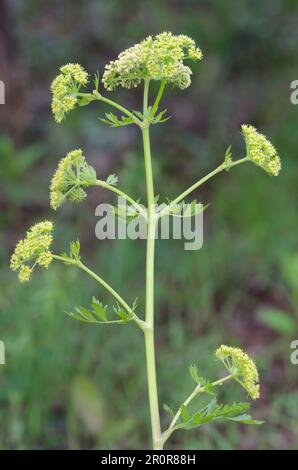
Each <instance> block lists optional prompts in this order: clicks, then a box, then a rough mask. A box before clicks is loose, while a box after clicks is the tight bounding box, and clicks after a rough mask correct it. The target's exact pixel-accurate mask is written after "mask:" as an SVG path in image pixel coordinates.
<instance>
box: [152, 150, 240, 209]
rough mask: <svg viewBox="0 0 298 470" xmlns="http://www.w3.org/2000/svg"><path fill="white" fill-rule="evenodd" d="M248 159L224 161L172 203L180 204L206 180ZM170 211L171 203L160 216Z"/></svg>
mask: <svg viewBox="0 0 298 470" xmlns="http://www.w3.org/2000/svg"><path fill="white" fill-rule="evenodd" d="M247 161H249V159H248V157H244V158H240V159H239V160H235V161H234V162H231V163H229V165H227V164H226V163H225V162H224V163H222V164H221V165H219V166H218V167H217V168H215V170H213V171H211V172H210V173H208V175H206V176H204V177H203V178H201V179H200V180H199V181H197V182H196V183H194V184H193V185H192V186H190V187H189V188H188V189H186V190H185V191H183V193H181V194H180V195H179V196H177V197H176V198H175V199H174V200H173V201H172V202H171V204H178V203H179V202H180V201H182V200H183V199H184V198H185V197H186V196H188V195H189V194H190V193H192V192H193V191H194V190H195V189H197V188H198V187H199V186H201V185H202V184H204V183H206V181H208V180H209V179H210V178H212V177H213V176H215V175H217V173H220V172H221V171H223V170H229V169H230V168H232V167H233V166H236V165H240V164H241V163H244V162H247ZM168 211H169V205H168V206H167V207H165V208H164V209H163V210H161V211H160V212H159V214H158V218H161V217H163V216H164V215H166V214H167V213H168Z"/></svg>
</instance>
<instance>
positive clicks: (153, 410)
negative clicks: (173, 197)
mask: <svg viewBox="0 0 298 470" xmlns="http://www.w3.org/2000/svg"><path fill="white" fill-rule="evenodd" d="M148 92H149V81H145V86H144V100H143V114H144V116H146V115H147V110H148ZM142 137H143V147H144V162H145V172H146V187H147V205H148V210H147V212H148V219H147V252H146V323H147V325H149V329H147V330H145V331H144V335H145V349H146V365H147V380H148V395H149V407H150V419H151V431H152V441H153V448H154V449H158V448H159V441H160V438H161V429H160V417H159V405H158V393H157V382H156V359H155V344H154V249H155V226H156V217H155V207H154V186H153V174H152V162H151V149H150V136H149V123H148V122H144V123H143V127H142Z"/></svg>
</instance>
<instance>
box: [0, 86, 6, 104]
mask: <svg viewBox="0 0 298 470" xmlns="http://www.w3.org/2000/svg"><path fill="white" fill-rule="evenodd" d="M0 104H5V85H4V82H3V81H2V80H0Z"/></svg>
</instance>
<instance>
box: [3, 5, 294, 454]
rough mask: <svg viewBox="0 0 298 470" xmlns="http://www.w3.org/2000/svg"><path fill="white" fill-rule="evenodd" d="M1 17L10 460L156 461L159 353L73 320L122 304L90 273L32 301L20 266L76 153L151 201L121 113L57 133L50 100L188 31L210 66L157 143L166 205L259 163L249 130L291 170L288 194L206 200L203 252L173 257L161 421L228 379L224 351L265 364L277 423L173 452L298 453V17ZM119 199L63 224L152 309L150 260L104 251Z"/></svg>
mask: <svg viewBox="0 0 298 470" xmlns="http://www.w3.org/2000/svg"><path fill="white" fill-rule="evenodd" d="M0 9H1V18H2V22H1V29H0V63H1V68H0V70H1V77H0V78H1V80H3V81H4V83H5V85H6V104H5V106H0V113H1V114H0V124H1V135H0V179H1V185H0V208H1V211H0V224H1V232H0V241H1V243H0V263H1V269H0V310H1V313H0V339H1V340H3V341H5V346H6V365H5V366H1V369H0V421H1V426H0V447H1V448H2V449H13V448H16V449H31V448H34V449H38V448H42V449H45V448H72V449H73V448H110V449H111V448H121V449H133V448H144V447H146V446H148V436H149V428H148V425H149V424H148V423H149V421H148V406H147V390H146V378H145V370H144V355H143V351H142V348H143V345H142V341H141V337H140V334H138V332H136V331H133V330H134V326H131V325H128V326H126V327H123V326H122V327H121V326H115V327H114V328H112V327H109V329H106V328H105V327H102V328H97V327H92V326H90V325H84V324H81V323H78V322H75V321H74V320H72V319H70V318H69V317H67V316H66V315H65V314H64V313H63V312H64V311H65V310H70V309H71V308H72V307H73V305H78V304H83V305H88V304H89V303H90V299H91V297H92V295H96V296H97V297H98V298H101V299H103V301H106V302H108V300H109V299H108V298H107V297H106V295H105V293H104V292H103V291H102V290H101V289H100V288H98V285H96V284H94V283H93V282H92V281H90V280H89V279H88V278H86V277H85V276H84V273H79V272H76V271H75V270H73V269H71V268H68V267H64V266H58V265H54V266H53V268H51V269H50V270H49V271H48V272H45V273H41V274H36V275H35V276H34V279H33V280H32V282H31V283H30V284H29V285H20V284H19V283H18V281H17V279H16V276H15V275H14V274H12V273H10V272H9V269H8V263H9V256H10V253H11V251H12V249H13V247H14V245H15V243H16V241H17V240H18V239H19V238H20V237H21V236H22V235H23V233H24V231H25V230H26V228H27V227H28V226H29V225H30V224H31V223H32V222H35V221H37V220H39V219H41V218H44V217H51V218H52V217H53V214H52V213H51V211H50V209H49V205H48V192H47V187H48V183H49V179H50V177H51V174H52V173H53V170H54V168H55V167H56V164H57V162H58V160H59V159H60V158H61V157H62V156H63V155H65V153H66V152H67V151H69V150H71V149H72V148H76V147H77V146H80V147H82V148H84V150H85V153H86V155H87V156H88V158H89V161H90V162H91V163H92V164H93V165H94V166H95V167H96V168H97V171H98V173H99V175H102V177H105V176H107V175H108V174H110V173H112V172H115V173H116V174H118V175H119V179H120V184H121V186H122V187H123V188H126V189H127V191H128V192H129V193H131V194H134V195H136V196H137V195H139V194H142V196H144V185H143V177H144V173H143V161H142V154H141V147H140V141H139V135H138V133H137V131H134V130H131V129H128V128H125V129H116V130H115V129H108V128H106V127H105V126H104V125H103V124H101V123H99V121H98V119H97V118H98V117H99V116H100V115H102V114H103V111H104V110H105V108H104V107H102V108H99V107H98V108H96V107H95V106H90V107H88V109H87V108H86V109H85V108H84V109H81V110H80V111H78V112H74V113H72V114H71V115H70V117H69V119H67V121H66V122H64V123H63V124H62V125H60V126H58V125H55V124H54V123H53V119H52V116H51V113H50V94H49V84H50V82H51V80H52V79H53V77H54V76H55V74H56V72H57V68H58V66H59V65H61V64H63V63H66V62H72V61H73V62H79V63H81V64H82V65H83V66H85V67H86V68H87V69H88V71H90V72H92V73H93V72H95V71H96V70H97V69H99V71H100V72H102V70H103V66H104V64H105V63H106V62H107V61H108V60H110V59H112V58H113V57H115V56H116V55H117V54H118V53H119V51H121V50H122V49H123V48H125V47H127V46H129V45H131V44H133V43H134V42H136V41H139V40H140V39H142V38H143V37H144V36H146V35H148V34H154V33H157V32H160V31H163V30H170V31H173V32H175V33H184V34H188V35H190V36H191V37H193V38H194V39H195V40H196V41H197V42H198V44H199V45H200V47H201V48H202V49H203V51H204V54H205V58H204V60H203V62H202V63H201V64H200V65H197V66H195V70H194V79H193V83H192V85H191V87H190V88H189V89H187V90H186V91H185V92H183V93H181V92H179V91H178V90H170V89H169V90H167V92H166V96H165V99H164V102H165V103H166V106H167V107H168V110H169V112H170V114H171V115H172V119H171V120H170V121H169V122H167V123H166V124H163V125H161V126H156V127H155V128H154V129H152V140H153V149H154V152H153V155H154V159H155V168H154V170H155V177H156V188H159V189H157V190H158V191H159V192H160V193H161V197H164V196H165V195H166V196H173V195H175V194H177V193H178V192H179V190H182V189H183V188H184V187H185V186H187V185H188V184H190V183H191V182H193V181H194V179H195V178H197V177H199V176H200V175H203V174H205V173H207V172H208V171H209V170H211V169H212V168H213V167H215V166H216V165H217V164H218V163H219V162H220V161H221V160H222V158H223V155H224V152H225V149H226V147H227V146H228V145H229V144H232V150H233V154H234V156H235V157H236V156H242V154H243V145H242V142H241V136H240V133H239V127H240V124H241V123H243V122H245V123H251V124H254V125H256V126H257V127H258V128H259V129H260V130H261V131H262V132H264V133H265V134H267V135H268V137H270V139H271V140H272V141H273V143H274V144H275V145H276V147H277V148H278V149H279V151H280V155H281V157H282V160H283V171H282V173H281V175H280V176H279V177H278V178H276V179H275V178H270V177H268V176H267V175H266V174H265V173H263V172H262V171H261V170H259V169H257V168H255V167H253V166H252V165H251V166H249V165H245V166H243V167H241V168H239V169H238V168H237V169H235V170H233V171H231V173H229V174H225V175H221V176H218V177H217V178H216V179H213V180H212V181H211V182H210V183H209V184H208V185H207V186H206V187H205V188H204V189H203V190H201V191H200V192H199V193H198V194H196V196H197V197H198V199H199V200H200V201H202V202H204V203H209V202H210V203H211V205H210V207H209V208H208V210H207V211H206V212H205V241H204V246H203V249H201V250H200V251H197V252H185V251H184V250H183V245H182V242H181V243H180V242H175V241H169V242H168V241H167V242H166V241H160V242H158V244H157V245H158V246H157V256H156V260H157V273H156V306H157V308H156V314H157V315H156V316H157V326H158V328H157V338H156V341H157V360H158V382H159V387H160V403H161V404H162V403H163V402H166V403H167V404H168V405H170V406H174V407H176V406H177V405H178V404H179V403H180V402H181V401H182V399H183V398H184V397H185V396H186V395H187V394H188V392H189V391H190V387H191V386H192V385H191V379H190V377H189V375H188V372H187V367H188V365H189V364H190V363H193V362H196V363H197V364H198V366H199V369H200V371H201V373H202V374H203V375H205V376H207V377H210V378H216V377H217V376H218V375H219V374H220V371H219V367H218V365H217V364H216V363H215V361H214V358H213V351H214V350H215V348H216V347H217V346H218V345H219V344H220V343H221V342H224V343H226V344H231V345H239V346H240V347H242V348H243V349H246V350H248V351H249V352H250V354H252V355H253V356H256V358H257V364H258V367H259V369H260V374H261V382H262V397H261V399H260V400H259V402H258V403H256V404H255V405H254V416H255V417H256V418H260V419H264V420H265V421H266V423H265V424H264V425H262V426H260V427H258V428H255V427H253V428H250V427H249V426H246V427H242V426H238V425H235V424H233V423H231V424H226V425H222V426H217V427H214V426H211V425H210V426H205V427H204V428H203V429H202V430H200V431H198V432H192V433H183V432H181V433H177V434H176V435H175V436H174V438H173V440H172V441H171V447H172V448H185V449H187V448H192V449H207V448H208V449H215V448H218V449H232V448H233V449H234V448H239V449H252V448H257V449H294V448H297V445H298V427H297V422H298V408H297V400H298V391H297V366H296V367H295V366H293V365H291V363H290V353H291V350H290V343H291V341H292V340H294V339H297V334H298V332H297V318H298V312H297V301H298V246H297V245H298V241H297V229H298V223H297V197H296V196H297V177H298V167H297V165H296V156H297V126H298V108H297V106H296V107H295V106H294V105H292V104H291V103H290V83H291V81H292V80H295V79H297V78H298V77H297V74H298V70H297V40H298V37H297V36H298V33H297V22H298V4H297V2H296V1H294V0H284V1H281V0H271V1H270V2H268V1H265V0H259V1H258V2H255V1H250V2H247V1H244V0H238V1H237V2H234V1H233V2H232V1H231V0H226V1H225V2H223V1H218V0H212V1H209V2H203V1H195V0H189V1H183V2H182V1H179V0H173V1H160V0H151V1H146V0H144V1H135V0H131V1H130V2H120V1H116V0H109V1H108V2H107V1H102V0H97V1H96V0H90V1H88V2H76V3H74V2H71V1H70V0H65V1H63V2H61V1H57V0H53V1H52V2H42V1H39V2H38V1H36V0H28V1H26V2H22V1H20V0H10V1H3V0H2V1H0ZM119 99H120V100H121V101H122V102H123V103H126V104H127V105H128V106H131V107H132V108H133V109H136V108H138V107H139V106H140V91H139V90H136V91H133V92H121V97H120V98H119ZM109 197H110V195H109V194H107V193H104V192H98V191H95V192H92V193H91V194H90V197H89V198H88V201H86V202H85V203H84V205H83V206H80V207H79V208H77V207H71V206H69V205H68V206H67V207H65V208H63V210H62V211H61V212H60V213H58V214H54V220H55V222H56V225H57V229H56V231H57V250H58V251H59V250H61V251H62V250H63V249H65V248H66V246H67V244H68V242H69V241H71V240H72V239H74V238H76V237H77V236H79V237H80V239H81V243H82V246H83V250H82V251H83V253H84V256H85V257H86V259H87V260H88V263H89V264H90V265H92V266H93V267H94V268H95V269H97V270H98V271H100V272H101V273H102V274H103V275H104V276H105V277H106V278H107V279H108V280H109V281H110V282H111V283H112V284H113V285H115V286H116V287H118V288H119V290H120V292H123V293H125V292H126V293H127V295H128V298H129V299H134V298H135V297H136V296H138V297H139V299H140V305H142V302H143V298H142V296H143V285H144V276H143V272H144V243H143V242H140V241H139V242H133V241H129V240H128V241H113V242H112V241H110V242H108V241H107V242H106V241H105V242H103V241H101V242H100V241H98V240H96V239H95V236H94V226H95V223H96V220H95V217H94V209H95V207H96V205H97V204H98V203H99V202H100V201H103V200H105V201H108V200H109ZM224 393H225V398H226V400H227V401H233V400H234V399H236V398H237V397H238V398H239V397H240V398H242V400H243V399H244V397H243V393H242V392H241V391H240V390H239V391H238V390H236V391H235V387H233V385H229V386H227V388H226V390H225V392H224ZM237 393H239V396H238V395H237ZM166 419H167V417H166V416H163V420H166Z"/></svg>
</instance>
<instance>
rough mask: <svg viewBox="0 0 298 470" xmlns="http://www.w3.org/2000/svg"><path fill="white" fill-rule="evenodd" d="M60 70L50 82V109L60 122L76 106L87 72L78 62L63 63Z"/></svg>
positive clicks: (85, 82) (84, 84) (85, 83)
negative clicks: (51, 95) (51, 96)
mask: <svg viewBox="0 0 298 470" xmlns="http://www.w3.org/2000/svg"><path fill="white" fill-rule="evenodd" d="M60 72H61V73H60V74H59V75H57V77H56V78H55V79H54V80H53V82H52V84H51V91H52V94H53V98H52V111H53V114H54V118H55V121H56V122H61V121H62V120H63V119H64V117H65V115H66V114H67V113H68V112H69V111H71V110H72V109H74V108H75V107H76V105H77V104H78V93H79V90H80V88H81V86H86V85H87V83H88V73H87V72H86V71H85V70H84V69H83V67H82V66H81V65H79V64H66V65H63V66H62V67H60Z"/></svg>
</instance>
